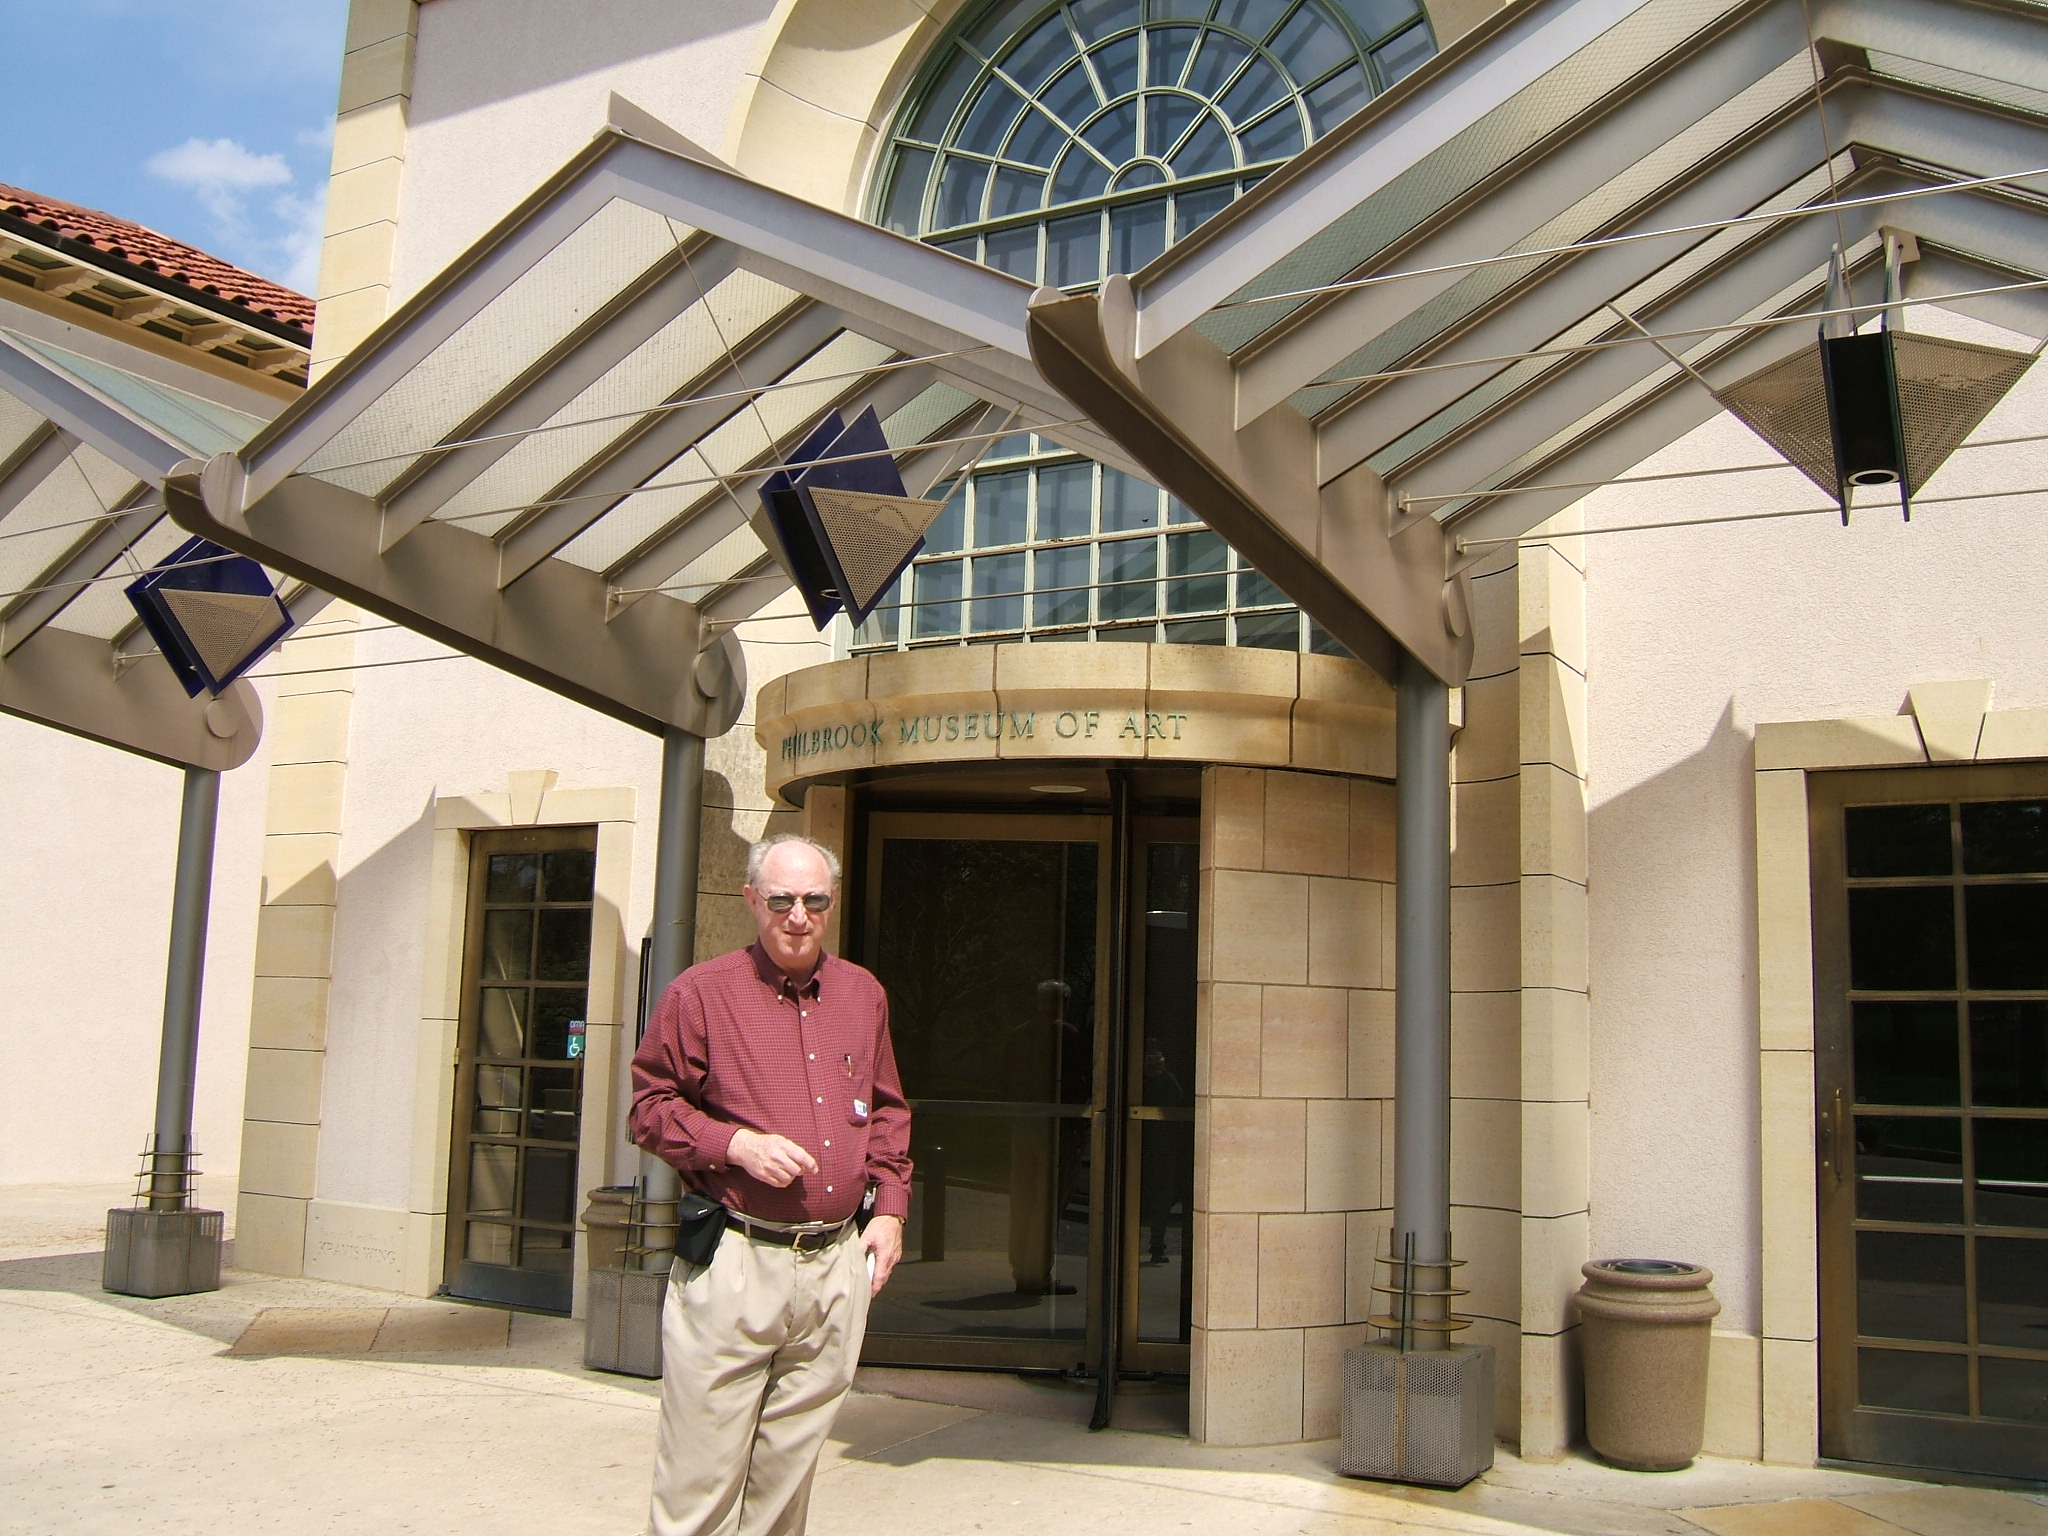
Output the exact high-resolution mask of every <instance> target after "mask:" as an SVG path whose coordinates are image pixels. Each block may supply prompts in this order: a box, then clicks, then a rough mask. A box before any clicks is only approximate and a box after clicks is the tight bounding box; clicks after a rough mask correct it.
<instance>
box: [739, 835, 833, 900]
mask: <svg viewBox="0 0 2048 1536" xmlns="http://www.w3.org/2000/svg"><path fill="white" fill-rule="evenodd" d="M788 843H802V844H803V845H804V847H806V848H808V849H810V850H811V851H812V852H813V853H815V854H817V856H818V857H819V858H821V859H823V860H824V861H825V869H826V872H827V873H828V874H830V875H831V876H832V883H833V885H835V886H836V885H838V884H839V855H838V854H836V853H834V852H833V851H832V850H831V849H830V848H827V847H826V846H825V845H824V844H823V843H820V842H815V841H813V840H812V839H810V838H808V837H800V836H798V835H797V834H796V833H794V832H780V833H777V834H776V835H775V836H774V837H764V838H762V839H761V841H760V842H758V843H755V844H754V845H753V846H752V847H750V848H748V849H747V884H749V885H751V886H752V887H753V888H754V889H755V890H757V891H758V890H759V889H760V888H761V866H762V865H763V864H765V863H767V862H768V855H769V854H770V853H771V852H773V851H774V850H775V849H777V848H780V847H782V846H784V845H785V844H788Z"/></svg>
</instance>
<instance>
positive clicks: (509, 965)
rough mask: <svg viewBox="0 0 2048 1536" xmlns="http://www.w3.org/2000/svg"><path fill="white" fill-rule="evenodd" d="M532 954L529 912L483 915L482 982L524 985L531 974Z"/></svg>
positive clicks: (531, 914) (519, 911)
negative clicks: (507, 982) (522, 982)
mask: <svg viewBox="0 0 2048 1536" xmlns="http://www.w3.org/2000/svg"><path fill="white" fill-rule="evenodd" d="M532 953H533V913H532V912H530V911H524V910H516V909H515V910H513V911H510V912H487V913H485V914H484V963H483V973H484V980H486V981H524V980H525V979H526V978H527V977H528V976H530V975H532V974H533V971H532V959H531V957H532Z"/></svg>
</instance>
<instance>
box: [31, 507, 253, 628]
mask: <svg viewBox="0 0 2048 1536" xmlns="http://www.w3.org/2000/svg"><path fill="white" fill-rule="evenodd" d="M191 537H192V535H191V534H189V533H187V532H186V531H185V530H184V529H182V528H180V527H179V526H178V525H177V524H176V523H173V522H172V521H171V520H170V519H169V518H167V517H160V518H158V519H157V520H156V521H155V522H154V523H152V524H150V526H149V530H148V531H147V532H146V533H144V534H143V536H142V537H141V538H139V539H137V540H136V541H135V542H134V543H133V544H131V545H129V546H128V549H127V552H126V553H125V555H124V556H123V557H122V558H121V559H119V560H117V561H115V562H114V563H113V564H112V565H110V566H108V568H107V570H106V571H105V572H104V573H103V574H106V575H110V576H112V575H115V574H116V573H117V572H118V573H119V575H118V577H117V579H115V580H112V581H96V582H94V583H93V584H92V585H91V586H89V587H81V588H79V590H78V596H76V597H74V598H73V599H72V600H71V601H70V602H68V603H66V604H65V605H64V607H63V608H62V609H61V610H60V611H59V612H58V614H57V616H56V617H55V618H53V619H51V620H50V627H51V628H52V629H68V630H70V631H71V632H72V633H73V634H79V635H90V636H92V637H93V638H94V639H95V640H112V639H113V638H114V637H115V636H116V635H119V634H123V633H125V632H126V631H127V630H128V629H129V628H131V627H132V626H133V625H134V624H135V623H136V618H135V606H134V604H132V603H130V602H129V601H128V596H127V591H126V589H127V586H128V583H129V582H130V581H132V580H133V579H134V578H135V577H137V576H140V575H141V574H142V573H143V572H144V571H146V570H148V569H149V568H150V567H151V566H152V565H155V564H156V563H157V562H158V561H161V560H166V559H169V558H170V555H171V552H172V551H173V550H175V549H176V548H178V546H179V545H181V544H183V543H184V542H185V541H186V540H187V539H189V538H191ZM271 579H272V580H273V581H275V580H276V579H277V577H276V573H275V572H273V573H271Z"/></svg>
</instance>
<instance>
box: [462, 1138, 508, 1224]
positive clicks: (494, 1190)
mask: <svg viewBox="0 0 2048 1536" xmlns="http://www.w3.org/2000/svg"><path fill="white" fill-rule="evenodd" d="M518 1177H519V1149H518V1148H517V1147H508V1146H500V1145H497V1144H495V1143H490V1142H472V1143H471V1144H470V1148H469V1212H470V1214H471V1215H472V1216H509V1215H511V1214H512V1195H513V1191H514V1188H515V1186H516V1184H517V1182H518Z"/></svg>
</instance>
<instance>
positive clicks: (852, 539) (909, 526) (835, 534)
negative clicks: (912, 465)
mask: <svg viewBox="0 0 2048 1536" xmlns="http://www.w3.org/2000/svg"><path fill="white" fill-rule="evenodd" d="M761 505H762V511H763V514H764V515H763V517H762V518H761V519H760V521H759V524H758V525H757V527H758V531H760V532H761V533H762V535H763V542H764V543H766V544H767V545H768V548H769V550H770V552H771V553H773V554H774V556H775V558H776V559H777V561H779V562H780V564H781V565H782V568H783V569H784V570H785V571H787V572H788V573H789V577H790V579H791V580H792V581H793V582H795V583H796V589H797V591H798V592H799V593H801V594H802V595H803V600H804V606H805V607H806V608H807V609H809V610H810V615H811V622H812V623H813V624H815V625H816V626H817V627H818V628H819V629H823V628H824V627H825V626H826V625H827V624H828V623H830V622H831V620H832V616H833V615H834V614H836V613H838V612H840V611H841V610H842V609H843V610H844V611H845V613H846V616H847V617H848V618H849V619H851V620H852V621H853V622H854V623H855V624H858V623H860V622H861V621H862V620H863V619H865V618H866V617H867V616H868V615H869V614H870V613H872V612H873V611H874V607H875V604H876V603H878V602H880V601H881V599H882V594H883V593H884V592H886V591H888V590H889V584H890V583H891V582H893V581H895V579H896V578H897V577H898V576H900V575H902V574H903V568H904V567H905V566H907V565H909V564H910V562H911V561H912V560H913V559H915V558H916V556H917V552H918V551H919V550H920V549H922V548H924V534H925V530H926V529H927V528H929V527H931V525H932V523H933V521H934V520H936V519H937V517H938V515H939V513H940V512H941V511H943V510H944V508H945V503H944V502H942V501H930V500H927V499H925V498H924V497H921V496H911V495H909V494H907V493H906V492H905V490H904V485H903V476H902V474H901V472H900V471H898V469H897V468H896V459H895V456H894V455H893V454H892V453H891V452H890V451H889V440H888V438H887V437H886V436H885V435H884V434H883V432H882V422H881V418H880V417H879V416H877V415H876V414H875V411H874V408H873V407H872V406H871V407H869V408H868V409H867V410H865V411H863V412H861V414H860V415H859V416H857V417H855V418H854V420H853V424H852V425H851V426H849V425H847V424H846V423H845V421H844V420H843V419H842V418H841V417H840V415H839V413H838V412H837V411H828V412H827V413H826V414H825V417H824V419H823V420H822V421H820V422H819V423H818V425H817V426H815V427H813V428H812V429H811V431H810V432H809V434H808V435H806V436H805V438H804V440H803V442H802V443H801V444H799V445H798V446H797V448H796V451H795V452H793V453H792V454H791V455H790V456H789V464H788V466H787V467H786V468H783V469H779V470H777V471H776V472H775V473H774V474H773V475H771V476H769V477H768V480H767V482H766V483H765V484H764V485H763V486H762V487H761Z"/></svg>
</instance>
